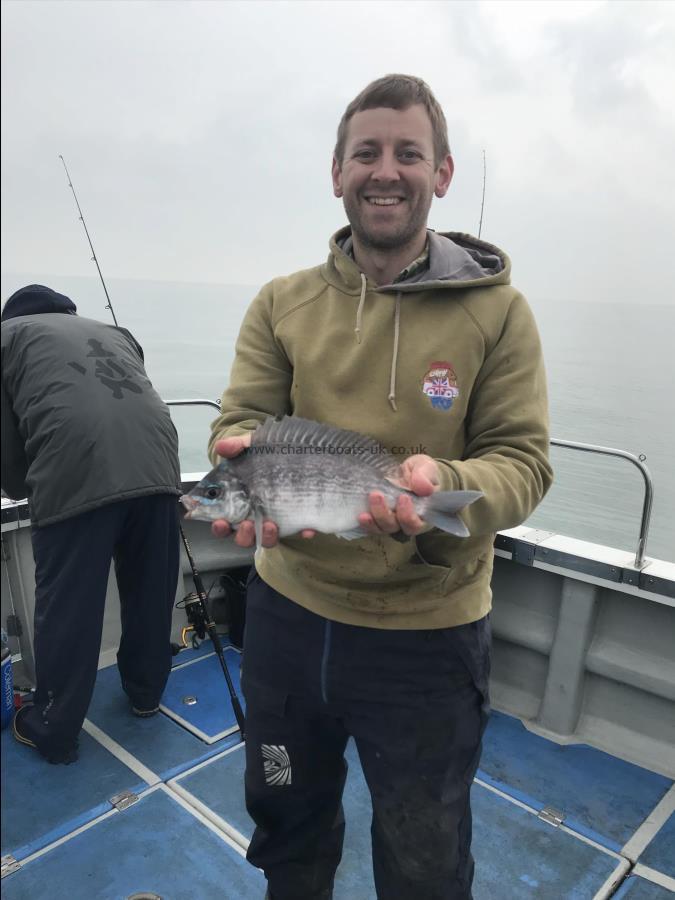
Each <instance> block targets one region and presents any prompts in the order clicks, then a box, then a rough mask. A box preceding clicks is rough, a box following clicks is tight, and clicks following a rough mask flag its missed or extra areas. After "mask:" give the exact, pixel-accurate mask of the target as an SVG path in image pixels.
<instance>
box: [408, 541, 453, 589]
mask: <svg viewBox="0 0 675 900" xmlns="http://www.w3.org/2000/svg"><path fill="white" fill-rule="evenodd" d="M413 541H414V543H415V557H414V558H413V560H412V561H413V563H415V562H418V563H420V564H421V565H423V566H424V568H425V569H426V570H427V571H428V573H429V575H432V576H434V577H435V578H436V579H437V580H438V587H444V585H445V582H446V581H447V580H448V578H449V577H450V575H451V574H452V572H453V567H452V566H451V565H447V566H440V565H437V564H436V563H431V562H429V560H428V559H426V557H425V556H424V554H423V553H422V551H421V549H420V546H419V543H418V541H417V538H413Z"/></svg>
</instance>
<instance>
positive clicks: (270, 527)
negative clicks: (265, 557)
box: [211, 434, 316, 548]
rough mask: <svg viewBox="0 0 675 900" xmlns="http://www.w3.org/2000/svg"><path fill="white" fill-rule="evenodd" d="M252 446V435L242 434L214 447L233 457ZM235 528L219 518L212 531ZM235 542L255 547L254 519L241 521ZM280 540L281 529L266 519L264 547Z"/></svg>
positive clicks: (306, 535) (226, 531)
mask: <svg viewBox="0 0 675 900" xmlns="http://www.w3.org/2000/svg"><path fill="white" fill-rule="evenodd" d="M250 446H251V435H250V434H242V435H237V436H236V437H227V438H223V439H222V440H220V441H216V443H215V448H214V449H215V451H216V453H217V454H218V456H222V457H223V459H232V457H233V456H239V454H240V453H241V452H242V450H245V449H246V448H247V447H250ZM234 530H235V529H233V528H232V526H231V525H230V523H229V522H228V521H227V520H226V519H217V520H216V521H215V522H213V524H212V525H211V531H212V532H213V534H214V535H215V536H216V537H229V536H230V535H231V534H232V532H233V531H234ZM300 533H301V535H302V537H304V538H312V537H314V535H315V534H316V532H315V531H312V530H311V529H309V528H307V529H305V530H304V531H302V532H300ZM234 542H235V544H237V546H238V547H246V548H248V547H255V543H256V541H255V523H254V522H253V520H252V519H245V520H244V521H243V522H240V523H239V525H238V526H237V528H236V532H235V536H234ZM278 542H279V529H278V528H277V526H276V523H275V522H272V521H271V520H270V519H265V521H264V522H263V539H262V545H263V547H274V546H275V545H276V544H277V543H278Z"/></svg>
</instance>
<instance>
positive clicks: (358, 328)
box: [354, 272, 367, 344]
mask: <svg viewBox="0 0 675 900" xmlns="http://www.w3.org/2000/svg"><path fill="white" fill-rule="evenodd" d="M366 283H367V282H366V276H365V275H364V274H363V272H361V299H360V300H359V308H358V309H357V310H356V328H355V329H354V334H355V335H356V343H357V344H360V343H361V316H362V315H363V305H364V303H365V302H366Z"/></svg>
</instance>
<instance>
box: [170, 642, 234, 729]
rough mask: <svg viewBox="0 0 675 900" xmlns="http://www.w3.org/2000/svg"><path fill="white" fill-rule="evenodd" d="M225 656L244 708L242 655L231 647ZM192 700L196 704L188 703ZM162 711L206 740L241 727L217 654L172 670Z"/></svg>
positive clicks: (226, 650)
mask: <svg viewBox="0 0 675 900" xmlns="http://www.w3.org/2000/svg"><path fill="white" fill-rule="evenodd" d="M224 657H225V662H226V663H227V670H228V672H229V674H230V677H231V679H232V683H233V685H234V689H235V691H236V692H237V695H238V696H239V700H240V702H241V704H242V707H243V706H244V701H243V697H242V695H241V687H240V684H239V669H240V665H241V654H240V653H238V652H237V651H236V650H234V649H233V648H232V647H228V648H226V649H225V653H224ZM188 697H191V698H194V700H196V703H193V704H192V705H188V704H186V703H185V700H186V698H188ZM162 708H165V709H167V710H168V711H169V713H170V714H171V715H174V716H177V717H178V718H180V719H181V720H182V721H183V722H184V723H185V727H186V728H192V729H194V730H195V733H196V734H199V735H200V736H201V735H203V736H204V739H205V740H213V739H214V738H216V737H217V736H219V735H223V734H224V732H228V731H231V730H232V729H235V728H236V727H237V723H236V720H235V718H234V712H233V710H232V703H231V702H230V695H229V693H228V690H227V682H226V681H225V675H224V674H223V670H222V668H221V666H220V662H219V660H218V657H217V656H216V655H215V654H214V655H209V656H204V657H203V658H201V659H198V660H197V661H196V662H193V663H190V664H189V665H184V666H177V667H174V668H173V669H172V670H171V674H170V675H169V680H168V682H167V685H166V688H165V689H164V694H163V696H162Z"/></svg>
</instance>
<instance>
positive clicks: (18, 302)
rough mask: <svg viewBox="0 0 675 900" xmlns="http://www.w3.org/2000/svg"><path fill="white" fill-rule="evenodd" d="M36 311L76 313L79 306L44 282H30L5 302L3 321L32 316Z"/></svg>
mask: <svg viewBox="0 0 675 900" xmlns="http://www.w3.org/2000/svg"><path fill="white" fill-rule="evenodd" d="M36 313H66V314H69V315H76V313H77V307H76V306H75V304H74V303H73V301H72V300H71V299H70V297H66V295H65V294H59V293H57V292H56V291H53V290H52V289H51V288H48V287H45V286H44V285H43V284H29V285H27V286H26V287H22V288H19V290H18V291H15V292H14V293H13V294H12V296H11V297H10V298H9V300H8V301H7V303H5V306H4V309H3V310H2V321H3V322H5V321H6V320H7V319H13V318H15V317H16V316H32V315H35V314H36Z"/></svg>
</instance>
